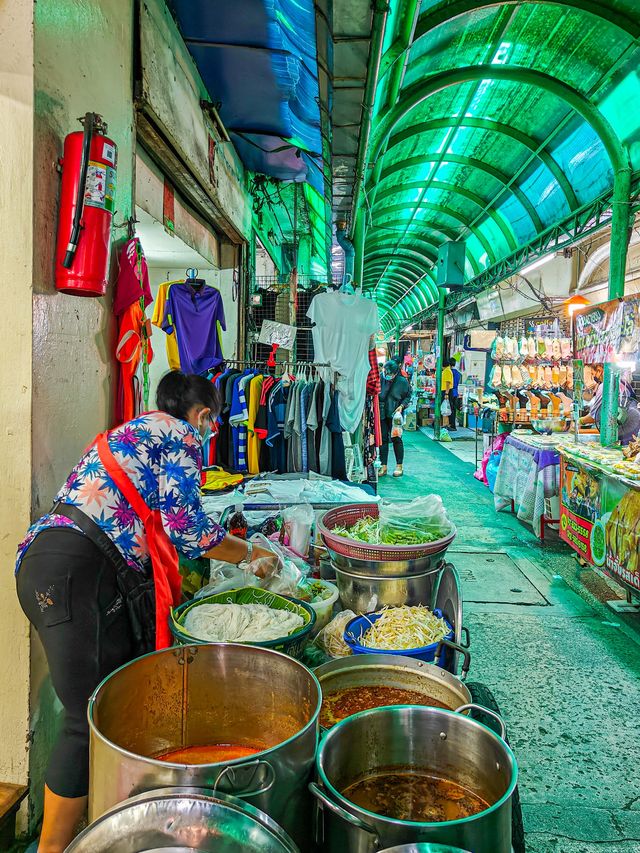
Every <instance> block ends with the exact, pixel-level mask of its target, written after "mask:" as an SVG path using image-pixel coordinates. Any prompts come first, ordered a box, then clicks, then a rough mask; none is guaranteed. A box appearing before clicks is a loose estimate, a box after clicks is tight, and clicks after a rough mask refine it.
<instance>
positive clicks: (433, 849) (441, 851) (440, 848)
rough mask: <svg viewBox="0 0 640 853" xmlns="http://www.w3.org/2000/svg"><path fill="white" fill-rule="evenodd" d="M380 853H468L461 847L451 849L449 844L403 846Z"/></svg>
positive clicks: (388, 848) (389, 848)
mask: <svg viewBox="0 0 640 853" xmlns="http://www.w3.org/2000/svg"><path fill="white" fill-rule="evenodd" d="M380 853H468V851H467V850H462V849H461V848H460V847H449V845H448V844H401V845H400V846H399V847H387V849H386V850H381V851H380Z"/></svg>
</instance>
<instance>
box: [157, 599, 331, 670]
mask: <svg viewBox="0 0 640 853" xmlns="http://www.w3.org/2000/svg"><path fill="white" fill-rule="evenodd" d="M315 622H316V612H315V610H314V609H313V607H312V606H311V605H310V604H307V603H306V602H304V601H300V600H298V599H296V598H289V597H287V596H284V595H278V594H277V593H275V592H269V591H268V590H266V589H259V588H257V587H243V588H242V589H232V590H227V591H226V592H219V593H216V594H214V595H209V596H206V597H205V598H199V599H195V600H194V601H189V602H187V603H186V604H181V605H180V606H179V607H176V609H175V610H173V611H172V613H171V615H170V617H169V627H170V629H171V633H172V634H173V636H174V638H175V640H176V643H177V644H178V645H194V644H195V645H200V644H205V643H247V644H248V645H251V646H262V647H264V648H268V649H274V650H275V651H278V652H284V653H285V654H288V655H291V656H292V657H296V658H298V657H301V655H302V653H303V651H304V648H305V646H306V644H307V642H308V640H309V638H310V636H311V632H312V630H313V627H314V625H315Z"/></svg>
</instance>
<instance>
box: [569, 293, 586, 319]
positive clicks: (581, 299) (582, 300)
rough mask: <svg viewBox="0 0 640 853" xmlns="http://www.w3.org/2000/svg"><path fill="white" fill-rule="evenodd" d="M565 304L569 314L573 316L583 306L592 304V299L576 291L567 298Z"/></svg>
mask: <svg viewBox="0 0 640 853" xmlns="http://www.w3.org/2000/svg"><path fill="white" fill-rule="evenodd" d="M563 305H564V307H565V308H566V309H567V314H568V315H569V316H570V317H573V315H574V313H575V312H576V311H579V310H580V309H581V308H585V307H586V306H587V305H591V301H590V300H589V299H587V297H586V296H583V295H582V294H581V293H574V294H573V296H570V297H569V298H568V299H565V301H564V303H563Z"/></svg>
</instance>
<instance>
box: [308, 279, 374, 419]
mask: <svg viewBox="0 0 640 853" xmlns="http://www.w3.org/2000/svg"><path fill="white" fill-rule="evenodd" d="M307 317H309V319H310V320H311V321H312V322H313V323H314V324H315V325H314V326H313V330H312V334H313V346H314V352H315V356H316V359H317V360H318V361H319V362H326V363H327V364H329V365H330V367H331V369H332V370H334V371H336V373H337V374H338V379H337V389H338V392H339V400H338V408H339V418H340V422H341V424H342V429H343V430H344V431H346V432H354V431H355V430H356V429H357V427H358V424H359V423H360V420H361V418H362V414H363V410H364V401H365V395H366V381H367V375H368V373H369V355H368V354H369V344H370V340H371V336H372V335H373V334H375V332H376V331H377V330H378V308H377V306H376V304H375V302H373V300H371V299H366V298H365V297H363V296H360V295H359V294H357V293H343V292H342V291H338V290H335V291H327V292H325V293H319V294H317V296H315V297H314V299H313V302H312V303H311V305H310V306H309V310H308V311H307Z"/></svg>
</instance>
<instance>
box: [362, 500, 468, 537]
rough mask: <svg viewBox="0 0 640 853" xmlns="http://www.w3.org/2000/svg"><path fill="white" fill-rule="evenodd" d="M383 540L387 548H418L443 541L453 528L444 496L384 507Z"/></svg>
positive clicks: (382, 508) (381, 529)
mask: <svg viewBox="0 0 640 853" xmlns="http://www.w3.org/2000/svg"><path fill="white" fill-rule="evenodd" d="M379 518H380V539H381V541H382V542H385V543H386V544H395V545H417V544H421V542H428V541H433V540H435V539H442V538H443V537H445V536H447V535H448V534H449V533H450V532H451V530H452V527H453V525H452V524H451V521H450V520H449V517H448V515H447V511H446V510H445V508H444V504H443V503H442V498H441V497H440V495H424V496H422V497H419V498H416V499H415V500H413V501H411V502H410V503H383V504H381V506H380V516H379Z"/></svg>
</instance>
